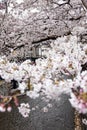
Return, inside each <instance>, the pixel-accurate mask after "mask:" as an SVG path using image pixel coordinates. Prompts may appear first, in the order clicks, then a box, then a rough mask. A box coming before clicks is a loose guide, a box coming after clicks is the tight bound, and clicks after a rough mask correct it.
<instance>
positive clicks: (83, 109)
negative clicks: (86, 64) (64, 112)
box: [70, 71, 87, 114]
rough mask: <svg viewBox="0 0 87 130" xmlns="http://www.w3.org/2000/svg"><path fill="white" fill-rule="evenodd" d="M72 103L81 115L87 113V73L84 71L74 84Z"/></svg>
mask: <svg viewBox="0 0 87 130" xmlns="http://www.w3.org/2000/svg"><path fill="white" fill-rule="evenodd" d="M70 102H71V104H72V106H73V107H74V108H75V109H76V110H77V111H79V113H83V114H85V113H87V71H83V72H82V73H81V74H78V76H77V77H76V78H75V79H74V81H73V82H72V92H71V99H70Z"/></svg>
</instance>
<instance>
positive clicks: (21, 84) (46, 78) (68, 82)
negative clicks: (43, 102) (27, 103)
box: [0, 35, 87, 112]
mask: <svg viewBox="0 0 87 130" xmlns="http://www.w3.org/2000/svg"><path fill="white" fill-rule="evenodd" d="M86 51H87V46H85V45H83V44H81V43H78V39H77V37H76V36H72V35H69V36H64V37H60V38H58V39H57V40H55V42H54V43H51V47H50V48H49V50H47V51H46V52H45V55H46V58H39V59H37V60H36V63H35V64H32V62H31V61H30V60H26V61H24V62H23V63H21V64H19V63H15V62H13V63H12V62H9V61H8V59H7V58H6V57H5V56H4V57H0V76H1V77H2V79H4V80H5V81H6V82H11V81H12V80H15V81H17V82H18V88H17V90H19V91H20V93H22V94H23V93H25V94H26V95H27V96H29V97H30V98H33V99H35V98H37V97H39V95H40V93H42V94H45V95H46V96H47V98H52V99H57V98H58V96H60V94H61V93H69V94H70V93H71V88H72V86H73V82H75V81H74V80H73V78H74V79H75V77H76V78H77V75H79V76H78V78H77V81H78V82H79V80H81V76H80V73H81V70H82V64H84V63H85V62H86V61H87V55H86ZM84 73H86V72H84ZM84 73H82V74H81V75H84ZM86 77H87V75H86ZM83 78H84V76H83V77H82V83H83V85H82V91H83V92H86V86H84V85H85V82H86V81H87V80H86V81H84V80H83ZM85 79H86V78H85ZM75 83H77V82H75ZM79 85H81V83H80V84H79ZM83 86H84V87H83ZM28 89H30V90H28ZM75 89H76V88H75ZM26 90H27V91H26ZM80 91H81V90H80ZM71 95H74V99H75V100H76V101H77V100H78V101H79V99H78V98H77V97H76V96H75V94H73V93H72V94H71ZM81 96H82V95H81ZM82 97H84V96H82ZM81 101H82V100H81ZM71 102H72V101H71ZM72 104H74V102H73V103H72ZM76 106H77V104H76ZM19 108H20V107H19ZM76 108H77V107H76ZM24 110H25V109H23V111H24ZM84 111H85V112H86V110H84ZM81 112H82V111H81Z"/></svg>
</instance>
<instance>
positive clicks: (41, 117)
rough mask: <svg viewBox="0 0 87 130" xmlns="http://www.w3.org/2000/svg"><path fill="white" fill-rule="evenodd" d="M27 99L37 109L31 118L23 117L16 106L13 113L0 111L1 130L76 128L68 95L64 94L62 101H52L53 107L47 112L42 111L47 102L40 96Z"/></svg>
mask: <svg viewBox="0 0 87 130" xmlns="http://www.w3.org/2000/svg"><path fill="white" fill-rule="evenodd" d="M22 100H23V99H20V101H22ZM25 101H26V102H27V101H29V103H30V104H31V106H32V107H36V110H35V111H32V112H31V114H30V116H29V118H23V117H22V116H21V115H20V114H19V113H18V110H17V109H16V108H15V107H14V108H13V111H12V112H11V113H0V130H74V112H73V109H72V108H71V105H70V104H69V101H68V99H67V96H65V95H63V96H62V98H61V100H60V101H51V102H50V103H52V106H53V107H51V108H49V109H48V112H47V113H46V112H43V111H42V108H43V107H44V106H47V103H46V102H44V101H41V99H40V98H39V99H37V100H29V98H26V99H25Z"/></svg>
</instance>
